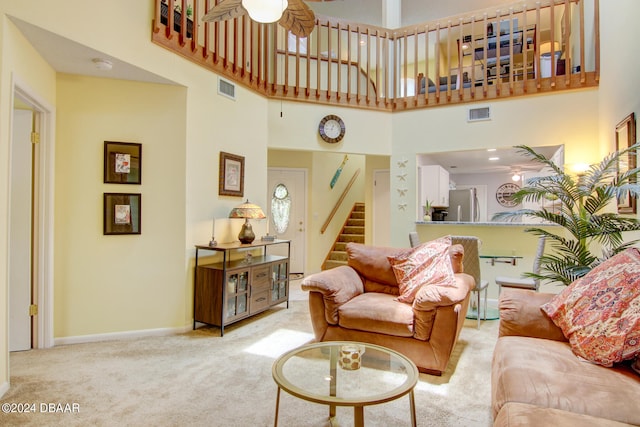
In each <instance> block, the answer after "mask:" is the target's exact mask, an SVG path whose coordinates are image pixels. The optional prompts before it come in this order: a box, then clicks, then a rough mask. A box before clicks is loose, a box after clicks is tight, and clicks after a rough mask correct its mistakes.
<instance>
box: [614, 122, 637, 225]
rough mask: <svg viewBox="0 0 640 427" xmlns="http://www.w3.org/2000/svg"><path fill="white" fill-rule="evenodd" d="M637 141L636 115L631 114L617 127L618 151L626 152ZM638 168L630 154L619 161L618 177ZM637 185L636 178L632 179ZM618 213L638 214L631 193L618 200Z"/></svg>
mask: <svg viewBox="0 0 640 427" xmlns="http://www.w3.org/2000/svg"><path fill="white" fill-rule="evenodd" d="M635 141H636V118H635V113H631V114H629V115H628V116H627V117H625V118H624V119H623V120H622V121H621V122H620V123H618V124H617V125H616V151H621V150H626V149H627V148H629V147H630V146H632V145H633V144H635ZM635 167H636V156H635V154H631V153H628V154H627V155H626V156H623V157H621V158H620V159H619V160H618V175H620V174H622V173H624V172H626V171H628V170H630V169H634V168H635ZM630 182H631V183H635V177H631V178H630ZM618 213H633V214H634V213H636V198H635V197H633V196H631V195H630V194H629V193H627V195H626V196H625V197H624V198H619V199H618Z"/></svg>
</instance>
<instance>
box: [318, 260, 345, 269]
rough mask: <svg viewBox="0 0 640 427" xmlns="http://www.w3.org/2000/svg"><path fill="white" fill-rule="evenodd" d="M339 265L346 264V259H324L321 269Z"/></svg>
mask: <svg viewBox="0 0 640 427" xmlns="http://www.w3.org/2000/svg"><path fill="white" fill-rule="evenodd" d="M341 265H347V262H346V261H332V260H327V261H325V263H324V265H323V266H322V269H323V270H329V269H331V268H336V267H340V266H341Z"/></svg>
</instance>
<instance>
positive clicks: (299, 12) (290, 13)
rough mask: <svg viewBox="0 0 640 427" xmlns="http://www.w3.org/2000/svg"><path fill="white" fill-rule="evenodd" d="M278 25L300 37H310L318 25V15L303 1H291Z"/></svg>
mask: <svg viewBox="0 0 640 427" xmlns="http://www.w3.org/2000/svg"><path fill="white" fill-rule="evenodd" d="M278 23H279V24H280V25H282V26H283V27H284V28H285V29H287V30H289V31H291V33H292V34H294V35H296V36H298V37H308V36H309V34H311V32H312V31H313V28H314V27H315V25H316V15H315V14H314V13H313V10H311V8H309V6H307V5H306V4H305V3H304V2H303V1H302V0H289V6H288V7H287V9H286V10H285V11H284V13H283V14H282V18H280V20H279V21H278Z"/></svg>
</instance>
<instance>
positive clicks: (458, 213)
mask: <svg viewBox="0 0 640 427" xmlns="http://www.w3.org/2000/svg"><path fill="white" fill-rule="evenodd" d="M448 212H449V215H448V217H447V221H463V222H478V219H479V217H480V209H479V204H478V196H477V194H476V189H475V188H469V189H464V190H449V210H448Z"/></svg>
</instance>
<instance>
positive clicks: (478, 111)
mask: <svg viewBox="0 0 640 427" xmlns="http://www.w3.org/2000/svg"><path fill="white" fill-rule="evenodd" d="M482 120H491V108H490V107H480V108H470V109H469V115H468V116H467V121H468V122H479V121H482Z"/></svg>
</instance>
